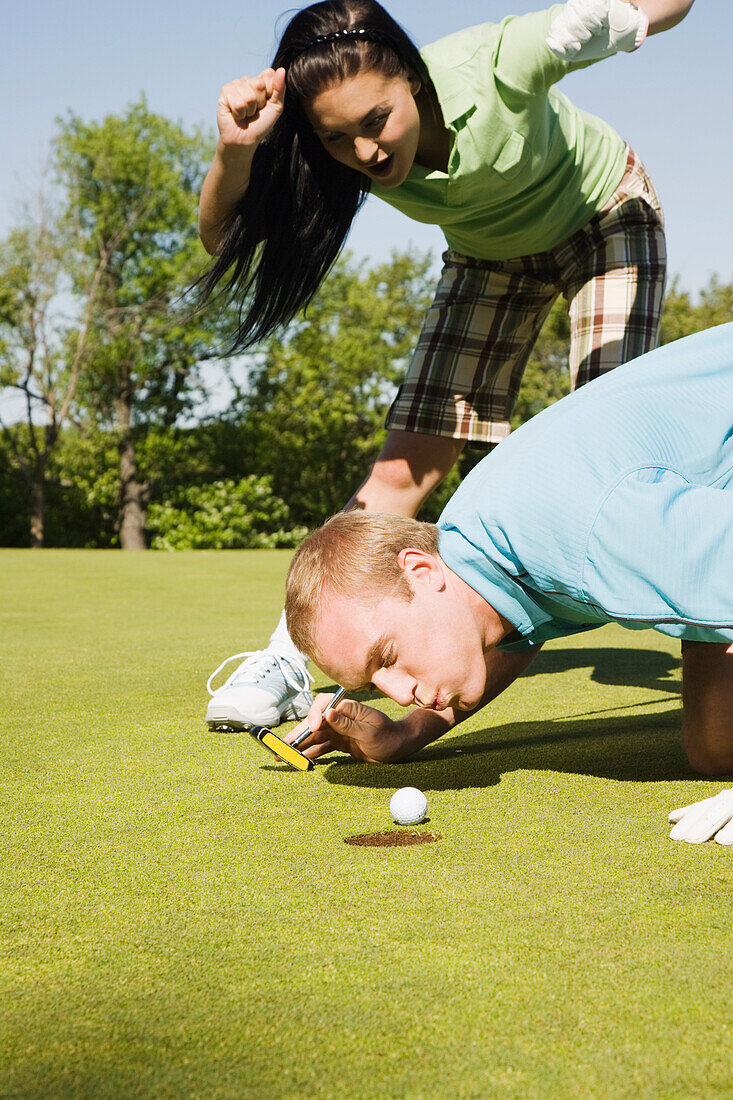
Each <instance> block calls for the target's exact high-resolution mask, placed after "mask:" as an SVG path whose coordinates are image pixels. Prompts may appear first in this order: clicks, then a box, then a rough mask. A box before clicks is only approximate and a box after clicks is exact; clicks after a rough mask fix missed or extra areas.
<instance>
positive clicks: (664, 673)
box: [524, 647, 682, 694]
mask: <svg viewBox="0 0 733 1100" xmlns="http://www.w3.org/2000/svg"><path fill="white" fill-rule="evenodd" d="M681 666H682V659H681V658H680V657H675V656H673V655H672V654H671V653H665V652H663V651H661V650H657V649H625V648H624V649H615V648H611V647H607V648H605V649H586V648H583V649H543V650H542V652H541V653H540V654H539V655H538V656H537V658H536V659H535V660H534V661H533V662H532V664H531V665H530V666H529V668H528V669H527V671H526V672H525V673H524V675H525V676H537V675H543V674H547V673H555V672H573V671H576V672H577V671H578V670H579V669H585V668H589V669H591V680H592V681H593V683H596V684H607V685H610V686H612V687H638V688H647V689H648V690H649V691H666V692H670V693H672V694H679V692H680V682H679V678H677V679H671V677H673V676H676V675H677V674H678V673H679V669H680V668H681Z"/></svg>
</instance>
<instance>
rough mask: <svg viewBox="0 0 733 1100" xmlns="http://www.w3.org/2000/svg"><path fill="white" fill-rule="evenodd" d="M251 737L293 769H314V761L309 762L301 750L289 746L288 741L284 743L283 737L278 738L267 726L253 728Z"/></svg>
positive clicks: (303, 770) (302, 770)
mask: <svg viewBox="0 0 733 1100" xmlns="http://www.w3.org/2000/svg"><path fill="white" fill-rule="evenodd" d="M249 732H250V736H252V737H254V739H255V741H259V743H260V744H261V745H262V746H263V747H264V748H266V749H267V751H268V752H271V753H272V755H273V756H279V757H280V759H281V760H284V761H285V763H286V764H289V765H290V767H291V768H297V769H298V771H299V772H309V771H310V770H311V768H312V767H313V761H312V760H309V759H308V757H307V756H304V755H303V753H302V752H300V750H299V749H296V748H294V747H293V746H292V745H289V744H288V743H287V741H283V739H282V738H281V737H278V736H277V734H276V733H273V732H272V730H270V729H268V728H267V726H252V729H251V730H250V731H249Z"/></svg>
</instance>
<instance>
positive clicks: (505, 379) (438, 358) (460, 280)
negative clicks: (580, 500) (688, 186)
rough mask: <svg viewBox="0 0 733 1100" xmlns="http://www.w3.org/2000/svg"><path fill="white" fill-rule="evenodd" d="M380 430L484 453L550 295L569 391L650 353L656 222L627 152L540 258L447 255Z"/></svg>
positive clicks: (649, 191)
mask: <svg viewBox="0 0 733 1100" xmlns="http://www.w3.org/2000/svg"><path fill="white" fill-rule="evenodd" d="M443 260H444V265H445V266H444V267H443V271H442V274H441V278H440V282H439V284H438V289H437V292H436V295H435V298H434V300H433V303H432V305H431V307H430V309H429V310H428V313H427V316H426V318H425V323H424V325H423V329H422V332H421V333H420V337H419V340H418V343H417V347H416V349H415V354H414V356H413V358H412V362H411V363H410V366H409V367H408V369H407V373H406V375H405V380H404V382H403V383H402V385H401V386H400V388H399V390H398V393H397V397H396V399H395V401H394V403H393V404H392V407H391V408H390V410H389V413H388V416H387V427H388V428H395V429H400V430H402V431H408V432H422V433H425V434H427V435H441V436H449V437H451V438H454V439H465V440H467V441H470V442H471V443H473V444H475V445H479V446H481V445H485V446H488V445H492V444H494V443H498V442H499V441H500V440H502V439H504V437H505V436H506V435H508V433H509V418H510V416H511V411H512V407H513V405H514V401H515V400H516V397H517V393H518V392H519V386H520V383H521V380H522V373H523V371H524V368H525V366H526V364H527V360H528V358H529V355H530V353H531V351H532V348H533V346H534V344H535V342H536V340H537V337H538V336H539V332H540V329H541V328H542V324H543V322H544V321H545V318H546V317H547V315H548V313H549V311H550V307H551V306H552V303H553V302H554V300H555V299H556V298H557V296H558V295H559V294H562V295H563V296H564V297H565V299H566V300H567V302H568V305H569V309H570V376H571V385H572V387H573V388H575V387H576V386H581V385H583V384H584V383H585V382H588V381H590V379H592V378H596V377H597V376H598V375H599V374H603V373H604V372H605V371H608V370H611V369H612V368H613V367H616V366H618V365H619V364H620V363H626V362H628V361H629V360H630V359H634V358H636V356H638V355H642V354H643V353H644V352H646V351H650V350H651V349H652V348H654V347H656V345H657V342H658V335H659V322H660V319H661V312H662V303H663V299H664V285H665V277H666V247H665V237H664V217H663V214H662V209H661V206H660V203H659V199H658V198H657V195H656V192H655V190H654V187H653V185H652V183H651V180H650V179H649V177H648V175H647V173H646V171H645V169H644V166H643V164H642V163H641V161H640V160H639V158H638V157H637V156H636V155H635V154H634V152H633V151H632V150H631V149H629V152H628V158H627V162H626V171H625V173H624V176H623V178H622V180H621V182H620V183H619V186H618V187H617V189H616V191H615V192H614V194H613V195H612V196H611V199H610V200H609V202H608V203H607V204H606V206H605V207H604V208H603V209H602V210H600V211H599V212H598V213H597V214H595V215H594V216H593V218H591V220H590V221H589V222H588V224H587V225H586V226H584V227H583V229H580V230H579V231H578V232H577V233H574V234H573V235H572V236H571V237H569V238H568V240H566V241H563V242H561V243H560V244H559V245H557V246H556V247H555V248H553V249H550V250H549V251H547V252H539V253H536V254H534V255H529V256H521V257H520V258H518V259H516V260H497V261H494V260H477V259H473V258H472V257H470V256H461V255H458V254H457V253H455V252H452V251H448V252H446V253H445V254H444V256H443Z"/></svg>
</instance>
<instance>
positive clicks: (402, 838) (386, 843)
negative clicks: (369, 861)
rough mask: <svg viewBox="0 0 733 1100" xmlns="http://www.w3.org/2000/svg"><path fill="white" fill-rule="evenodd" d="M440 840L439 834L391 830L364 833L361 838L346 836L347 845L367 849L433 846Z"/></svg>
mask: <svg viewBox="0 0 733 1100" xmlns="http://www.w3.org/2000/svg"><path fill="white" fill-rule="evenodd" d="M436 840H440V835H439V834H438V833H415V832H409V833H408V832H397V830H395V829H390V830H389V831H388V832H385V833H362V834H361V835H360V836H346V837H344V841H345V843H346V844H358V845H360V846H362V847H366V848H404V847H406V846H407V845H408V844H432V843H433V842H434V841H436Z"/></svg>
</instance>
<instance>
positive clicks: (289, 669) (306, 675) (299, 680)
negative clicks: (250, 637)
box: [206, 649, 313, 696]
mask: <svg viewBox="0 0 733 1100" xmlns="http://www.w3.org/2000/svg"><path fill="white" fill-rule="evenodd" d="M242 658H244V661H243V662H242V664H241V665H239V666H238V667H237V668H235V670H234V672H233V673H232V674H231V676H230V677H229V679H228V680H225V681H224V683H223V684H221V686H220V687H218V688H215V689H214V688H212V686H211V684H212V682H213V680H214V679H215V678H216V677H217V676H218V675H219V673H220V672H221V670H222V669H223V668H226V666H227V665H228V664H229V663H230V661H239V660H242ZM275 670H277V671H278V672H279V673H280V675H281V676H282V678H283V680H284V681H285V683H286V684H287V685H288V686H289V687H291V688H293V689H294V690H296V691H307V690H308V688H309V686H310V684H312V683H313V677H312V676H311V674H310V672H309V671H308V669H307V668H306V667H305V665H304V664H303V662H302V661H300V660H298V658H297V657H286V656H285V655H284V654H282V653H276V652H275V650H274V649H248V650H245V651H244V652H243V653H232V655H231V657H227V659H226V660H225V661H222V662H221V664H220V665H219V667H218V668H215V669H214V671H213V672H212V673H211V676H209V678H208V680H207V681H206V690H207V691H208V693H209V695H212V696H213V695H215V694H216V692H217V691H221V689H222V688H225V687H229V686H230V685H231V684H234V683H236V682H237V681H238V680H239V679H240V678H241V679H244V680H247V682H248V683H254V684H256V683H257V682H258V681H259V680H264V679H265V677H266V676H267V674H268V673H269V672H273V671H275Z"/></svg>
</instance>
